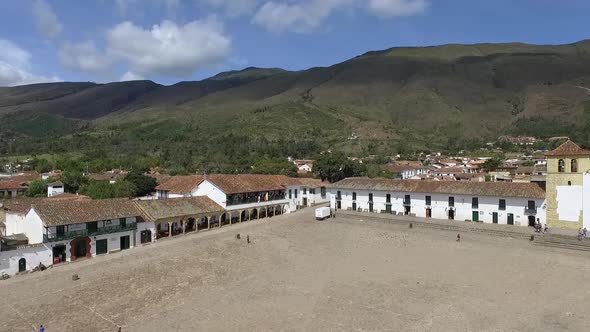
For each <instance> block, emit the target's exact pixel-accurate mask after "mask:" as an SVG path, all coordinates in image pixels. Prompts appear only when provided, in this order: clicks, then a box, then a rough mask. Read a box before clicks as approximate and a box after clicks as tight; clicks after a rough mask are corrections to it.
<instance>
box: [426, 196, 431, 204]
mask: <svg viewBox="0 0 590 332" xmlns="http://www.w3.org/2000/svg"><path fill="white" fill-rule="evenodd" d="M431 203H432V197H430V196H426V205H432V204H431Z"/></svg>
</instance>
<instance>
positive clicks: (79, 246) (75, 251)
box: [70, 237, 91, 261]
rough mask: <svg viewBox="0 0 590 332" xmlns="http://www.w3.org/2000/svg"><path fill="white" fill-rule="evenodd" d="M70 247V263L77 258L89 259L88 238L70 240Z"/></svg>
mask: <svg viewBox="0 0 590 332" xmlns="http://www.w3.org/2000/svg"><path fill="white" fill-rule="evenodd" d="M70 247H71V249H70V256H71V259H72V261H74V260H76V259H78V258H83V257H88V258H90V257H91V253H90V238H89V237H81V238H77V239H74V240H72V242H70Z"/></svg>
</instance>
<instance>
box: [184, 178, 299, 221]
mask: <svg viewBox="0 0 590 332" xmlns="http://www.w3.org/2000/svg"><path fill="white" fill-rule="evenodd" d="M287 182H288V177H286V176H282V175H259V174H240V175H207V176H206V177H205V179H204V180H203V181H202V182H201V183H200V184H199V186H198V188H197V191H196V193H195V196H207V197H209V198H210V199H212V200H213V201H214V202H215V203H217V204H219V205H220V206H221V207H223V208H224V209H226V210H227V211H228V212H230V213H231V214H232V215H234V214H239V215H240V218H241V219H246V220H249V219H253V218H262V217H266V216H273V215H275V214H283V213H288V212H291V209H290V205H289V201H288V199H287V186H286V184H287Z"/></svg>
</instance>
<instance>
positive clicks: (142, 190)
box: [125, 171, 156, 196]
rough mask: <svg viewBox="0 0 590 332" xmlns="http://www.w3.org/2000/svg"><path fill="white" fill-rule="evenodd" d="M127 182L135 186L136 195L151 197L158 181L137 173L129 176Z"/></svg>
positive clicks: (126, 178) (131, 173) (134, 172)
mask: <svg viewBox="0 0 590 332" xmlns="http://www.w3.org/2000/svg"><path fill="white" fill-rule="evenodd" d="M125 181H127V182H129V183H132V184H133V185H134V186H135V190H136V192H135V194H136V195H137V196H146V195H149V194H150V193H151V192H153V191H154V189H155V188H156V179H154V178H153V177H151V176H147V175H144V174H141V173H140V172H137V171H133V172H130V173H129V174H127V176H126V177H125Z"/></svg>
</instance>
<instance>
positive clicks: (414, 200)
mask: <svg viewBox="0 0 590 332" xmlns="http://www.w3.org/2000/svg"><path fill="white" fill-rule="evenodd" d="M340 191H341V193H342V201H341V204H342V206H341V208H342V209H343V210H347V209H348V208H352V203H353V201H352V192H353V191H352V190H340ZM355 192H356V206H357V209H358V208H361V209H363V211H364V210H365V209H367V210H368V209H369V193H370V192H369V191H365V190H356V191H355ZM331 193H332V195H331V196H332V197H331V208H335V207H336V193H337V189H332V190H331ZM371 193H373V211H374V212H375V213H380V212H382V211H383V212H385V210H386V195H387V194H391V210H392V212H393V211H395V212H396V213H399V212H404V205H403V201H404V196H405V195H410V213H411V214H415V215H416V216H417V217H422V218H426V210H427V208H430V209H431V218H435V219H448V218H449V210H450V209H451V208H450V207H449V196H452V197H454V199H455V204H454V211H455V217H454V220H461V221H464V220H472V218H473V211H478V217H479V221H482V222H484V223H492V221H493V213H494V212H495V213H497V214H498V224H507V222H508V214H509V213H511V214H512V215H513V217H514V225H521V226H527V225H528V216H527V215H526V214H525V206H527V203H528V201H529V199H526V198H513V197H512V198H511V197H494V196H477V197H478V200H479V204H478V207H477V209H472V205H471V203H472V197H473V196H466V195H448V194H435V193H403V192H383V191H371ZM426 196H431V204H430V206H427V205H426ZM500 199H505V200H506V209H505V210H500V209H499V200H500ZM531 200H533V201H535V206H536V207H537V213H536V215H535V218H538V219H539V221H540V222H541V223H542V224H545V223H546V213H545V200H544V199H531Z"/></svg>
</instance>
